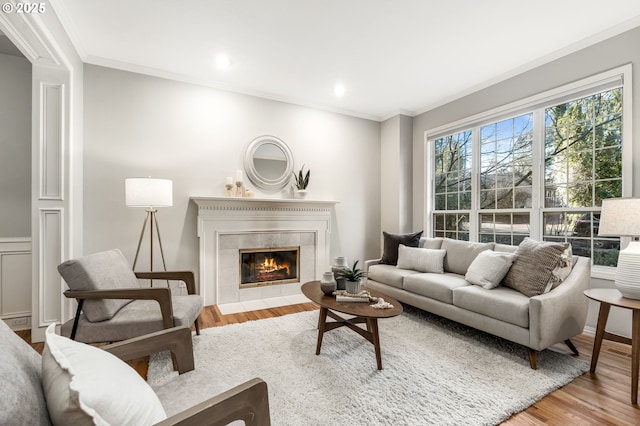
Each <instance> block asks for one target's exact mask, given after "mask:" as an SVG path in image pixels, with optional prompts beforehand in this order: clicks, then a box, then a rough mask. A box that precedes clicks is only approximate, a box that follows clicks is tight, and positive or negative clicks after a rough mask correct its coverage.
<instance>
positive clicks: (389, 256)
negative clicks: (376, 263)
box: [380, 231, 422, 266]
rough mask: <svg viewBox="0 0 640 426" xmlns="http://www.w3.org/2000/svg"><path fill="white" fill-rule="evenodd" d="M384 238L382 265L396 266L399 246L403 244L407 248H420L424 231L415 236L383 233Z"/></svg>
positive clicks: (416, 233) (414, 234)
mask: <svg viewBox="0 0 640 426" xmlns="http://www.w3.org/2000/svg"><path fill="white" fill-rule="evenodd" d="M382 236H383V238H384V246H383V249H382V258H381V259H380V263H384V264H387V265H394V266H395V265H397V264H398V246H399V245H400V244H403V245H405V246H407V247H418V244H419V243H420V237H422V231H420V232H415V233H413V234H390V233H388V232H384V231H383V232H382Z"/></svg>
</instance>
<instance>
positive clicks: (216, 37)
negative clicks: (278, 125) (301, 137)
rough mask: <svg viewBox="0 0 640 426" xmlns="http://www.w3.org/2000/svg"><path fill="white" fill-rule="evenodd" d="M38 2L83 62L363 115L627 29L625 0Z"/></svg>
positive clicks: (408, 104) (412, 104) (461, 87)
mask: <svg viewBox="0 0 640 426" xmlns="http://www.w3.org/2000/svg"><path fill="white" fill-rule="evenodd" d="M51 3H52V5H53V7H54V9H55V11H56V13H57V14H58V16H59V17H60V19H61V21H62V23H63V25H64V27H65V29H66V30H67V32H68V33H69V35H70V37H71V39H72V41H73V43H74V45H75V46H76V48H77V50H78V52H79V53H80V56H81V57H82V59H83V61H85V62H87V63H91V64H97V65H103V66H108V67H113V68H118V69H123V70H129V71H135V72H141V73H146V74H150V75H156V76H161V77H167V78H172V79H177V80H181V81H188V82H193V83H198V84H203V85H206V86H211V87H217V88H222V89H226V90H232V91H236V92H240V93H246V94H251V95H255V96H260V97H265V98H270V99H276V100H282V101H286V102H291V103H296V104H301V105H307V106H312V107H315V108H320V109H325V110H330V111H337V112H341V113H346V114H351V115H355V116H359V117H365V118H370V119H374V120H382V119H385V118H387V117H390V116H393V115H395V114H398V113H404V114H407V115H415V114H418V113H421V112H424V111H426V110H428V109H430V108H433V107H435V106H438V105H442V104H443V103H445V102H448V101H451V100H453V99H456V98H458V97H460V96H463V95H465V94H468V93H471V92H473V91H475V90H478V89H480V88H482V87H486V86H488V85H489V84H493V83H496V82H498V81H500V80H502V79H505V78H508V77H510V76H513V75H515V74H517V73H520V72H523V71H525V70H527V69H530V68H533V67H534V66H537V65H541V64H543V63H545V62H548V61H550V60H553V59H555V58H557V57H559V56H561V55H564V54H567V53H570V52H572V51H575V50H577V49H579V48H582V47H585V46H588V45H590V44H593V43H595V42H597V41H600V40H603V39H605V38H607V37H610V36H612V35H616V34H618V33H621V32H623V31H625V30H628V29H630V28H633V27H635V26H638V25H640V1H638V0H607V1H606V2H605V1H602V0H562V1H558V0H536V1H526V2H525V1H513V0H485V1H478V0H447V1H442V0H395V1H393V0H348V1H347V0H315V1H312V0H307V1H301V0H268V1H265V0H190V1H183V0H51ZM220 54H226V55H227V57H228V59H229V61H228V68H227V69H220V68H218V67H217V65H216V59H217V57H218V55H220ZM337 84H341V85H343V87H344V94H343V95H342V96H340V97H339V96H336V94H335V93H334V88H335V86H336V85H337Z"/></svg>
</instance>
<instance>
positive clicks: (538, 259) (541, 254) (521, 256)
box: [502, 237, 568, 297]
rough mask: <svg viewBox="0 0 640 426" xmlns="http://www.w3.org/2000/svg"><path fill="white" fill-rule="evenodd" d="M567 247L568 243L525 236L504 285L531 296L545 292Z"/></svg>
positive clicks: (503, 281)
mask: <svg viewBox="0 0 640 426" xmlns="http://www.w3.org/2000/svg"><path fill="white" fill-rule="evenodd" d="M567 247H568V243H556V242H539V241H536V240H533V239H531V238H529V237H527V238H525V239H524V240H523V241H522V242H521V243H520V245H519V246H518V250H516V259H515V260H514V262H513V265H512V266H511V269H509V272H508V273H507V275H506V276H505V277H504V280H502V285H503V286H505V287H509V288H513V289H514V290H518V291H519V292H521V293H522V294H524V295H526V296H529V297H533V296H537V295H540V294H543V293H544V292H545V291H548V290H547V287H548V286H547V284H548V283H549V280H550V279H551V274H552V272H553V270H554V269H555V268H556V266H557V265H558V264H559V263H560V257H561V256H562V253H563V252H564V251H565V249H566V248H567ZM549 290H550V287H549Z"/></svg>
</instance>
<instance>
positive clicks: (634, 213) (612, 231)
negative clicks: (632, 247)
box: [598, 198, 640, 237]
mask: <svg viewBox="0 0 640 426" xmlns="http://www.w3.org/2000/svg"><path fill="white" fill-rule="evenodd" d="M598 236H614V237H637V236H640V198H607V199H605V200H602V210H601V211H600V225H599V228H598Z"/></svg>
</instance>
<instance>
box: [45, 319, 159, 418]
mask: <svg viewBox="0 0 640 426" xmlns="http://www.w3.org/2000/svg"><path fill="white" fill-rule="evenodd" d="M42 385H43V388H44V394H45V398H46V400H47V407H48V409H49V416H50V417H51V420H52V421H53V423H54V424H56V425H74V426H75V425H93V424H96V425H150V424H154V423H157V422H159V421H161V420H164V419H166V417H167V416H166V414H165V412H164V409H163V408H162V404H161V403H160V400H159V399H158V397H157V396H156V394H155V393H154V392H153V390H152V389H151V387H150V386H149V385H148V384H147V382H145V381H144V380H143V379H142V377H140V375H139V374H138V373H137V372H136V371H135V370H134V369H133V368H131V367H130V366H129V365H128V364H127V363H125V362H124V361H122V360H120V359H119V358H118V357H116V356H114V355H112V354H110V353H109V352H105V351H103V350H102V349H99V348H96V347H94V346H90V345H86V344H84V343H79V342H75V341H73V340H70V339H67V338H66V337H63V336H58V335H57V334H56V333H55V324H51V325H50V326H49V327H48V328H47V332H46V334H45V347H44V351H43V353H42Z"/></svg>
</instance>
